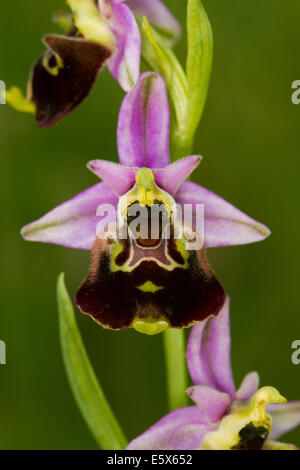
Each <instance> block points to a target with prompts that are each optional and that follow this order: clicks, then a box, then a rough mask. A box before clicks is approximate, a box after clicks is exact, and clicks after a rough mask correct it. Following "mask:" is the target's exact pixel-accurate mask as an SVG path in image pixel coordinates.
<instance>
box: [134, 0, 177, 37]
mask: <svg viewBox="0 0 300 470" xmlns="http://www.w3.org/2000/svg"><path fill="white" fill-rule="evenodd" d="M127 5H128V6H129V7H130V8H132V10H134V11H135V12H136V13H138V14H139V15H141V16H147V18H148V20H149V21H150V23H152V24H153V26H155V27H156V28H157V29H158V30H159V31H160V32H162V33H163V34H164V35H165V36H167V37H168V38H170V39H171V40H174V39H177V38H178V37H179V36H180V34H181V26H180V24H179V22H178V21H177V20H176V19H175V18H174V16H173V15H172V14H171V13H170V11H169V10H168V9H167V8H166V6H165V5H164V4H163V3H162V2H160V1H159V0H127ZM172 42H173V41H172Z"/></svg>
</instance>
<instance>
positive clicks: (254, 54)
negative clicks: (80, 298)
mask: <svg viewBox="0 0 300 470" xmlns="http://www.w3.org/2000/svg"><path fill="white" fill-rule="evenodd" d="M166 3H167V4H168V5H169V6H170V8H171V10H172V11H173V12H174V13H175V14H176V16H177V17H178V18H179V19H180V20H181V22H184V21H185V7H186V2H185V1H184V0H181V1H176V2H174V0H173V1H171V0H169V1H166ZM205 6H206V8H207V11H208V14H209V17H210V20H211V23H212V26H213V31H214V40H215V52H214V66H213V74H212V82H211V87H210V92H209V97H208V102H207V107H206V110H205V114H204V117H203V120H202V123H201V126H200V128H199V131H198V133H197V138H196V142H195V152H197V153H201V154H202V155H204V156H205V159H204V161H203V162H202V163H201V165H200V167H199V169H198V170H197V171H196V172H195V174H194V181H197V182H198V183H200V184H202V185H204V186H206V187H208V188H210V189H212V190H214V191H215V192H217V193H218V194H220V195H222V196H223V197H225V198H226V199H227V200H229V201H231V202H232V203H234V204H235V205H237V206H238V207H239V208H241V209H242V210H244V211H245V212H247V213H248V214H250V215H251V216H253V217H255V218H256V219H258V220H260V221H262V222H264V223H265V224H267V225H268V226H269V227H270V228H271V230H272V232H273V234H272V236H271V237H270V238H269V239H268V240H266V241H265V242H263V243H259V244H254V245H250V246H241V247H232V248H219V249H211V250H210V251H209V258H210V261H211V263H212V265H213V266H214V268H215V270H216V272H217V273H218V275H219V277H220V278H221V280H222V282H223V284H224V286H225V287H226V289H227V291H228V293H229V294H230V296H231V298H232V302H231V322H232V333H233V341H232V342H233V354H232V358H233V359H232V360H233V367H234V375H235V379H236V382H237V384H238V383H239V382H240V380H241V379H242V377H243V375H244V374H245V373H246V372H248V371H250V370H254V369H256V370H258V371H259V373H260V377H261V383H262V384H264V385H269V384H270V385H274V386H275V387H277V388H279V390H280V391H281V393H282V394H283V395H285V396H286V397H288V399H290V400H293V399H300V380H299V377H300V365H299V366H295V365H293V364H292V362H291V354H292V349H291V343H292V342H293V341H294V340H295V339H300V317H299V264H300V250H299V247H298V240H299V229H300V223H299V206H298V203H299V195H298V192H299V149H300V140H299V123H300V106H295V105H293V104H292V103H291V93H292V91H291V83H292V82H293V81H294V80H296V79H300V62H299V51H300V35H299V15H300V4H299V1H298V0H285V1H284V2H283V1H282V0H264V1H263V2H262V1H261V0H251V1H250V0H248V1H247V0H244V1H241V0H222V1H220V0H209V1H208V0H207V1H205ZM64 8H66V7H65V5H64V1H63V0H43V2H41V1H40V0H29V1H27V2H23V1H21V0H17V1H16V2H1V20H2V21H1V31H0V34H1V42H0V79H2V80H4V81H5V82H6V83H7V85H8V86H10V85H12V84H18V85H20V86H22V87H24V86H25V83H26V81H27V76H28V71H29V67H30V65H31V64H32V63H33V62H34V60H35V59H36V58H37V57H38V56H39V54H40V53H41V52H42V51H43V45H42V44H41V37H42V36H43V34H45V33H47V32H55V31H57V29H56V27H55V26H54V25H53V24H52V23H51V15H52V13H53V12H54V11H55V10H61V9H64ZM177 53H178V55H179V57H180V59H181V60H182V61H184V60H185V40H184V39H183V40H182V41H181V42H180V43H179V45H178V46H177ZM122 95H123V94H122V92H121V90H120V88H119V86H118V85H117V84H116V83H115V82H114V81H113V79H112V78H111V76H110V75H109V74H108V72H107V71H104V73H102V75H101V76H100V79H99V80H98V82H97V85H96V88H95V89H94V91H93V93H92V94H91V96H90V97H89V98H88V99H87V100H86V101H85V102H84V103H83V104H82V105H81V106H80V108H79V109H78V110H76V111H75V112H74V113H73V114H72V115H71V116H69V117H68V118H66V119H65V120H63V121H62V122H60V123H59V125H57V126H55V127H54V128H52V129H49V130H39V129H38V128H37V127H36V125H35V122H34V120H33V118H32V117H31V116H30V115H25V114H18V113H16V112H15V111H13V110H11V109H10V108H9V107H8V106H4V105H1V106H0V149H1V150H0V153H1V185H0V186H1V190H2V196H1V205H2V211H1V213H2V217H3V223H2V229H1V243H0V249H1V288H2V292H1V298H0V299H1V314H0V339H2V340H4V341H5V342H6V344H7V365H5V366H4V365H2V366H0V421H1V426H0V448H1V449H94V448H96V445H95V443H94V441H93V438H92V437H91V435H90V434H89V431H88V429H87V428H86V426H85V423H84V422H83V420H82V418H81V416H80V414H79V412H78V410H77V407H76V405H75V403H74V400H73V397H72V395H71V392H70V389H69V385H68V383H67V379H66V375H65V371H64V367H63V364H62V358H61V351H60V345H59V337H58V318H57V307H56V298H55V284H56V278H57V276H58V274H59V273H60V272H61V271H65V273H66V283H67V286H68V289H69V291H70V292H71V293H72V295H73V294H74V292H75V291H76V287H78V285H79V284H80V282H81V280H82V279H83V278H84V277H85V275H86V273H87V270H88V263H89V253H88V252H81V251H72V250H69V249H66V248H61V247H57V246H46V245H42V244H34V243H32V244H31V243H25V242H24V241H23V240H22V239H21V237H20V235H19V230H20V228H21V227H22V225H24V224H25V223H28V222H29V221H32V220H34V219H36V218H38V217H40V216H41V215H42V214H44V213H45V212H47V211H49V210H50V209H52V208H53V207H54V206H56V205H57V204H59V203H61V202H63V201H65V200H66V199H69V198H70V197H72V196H73V195H75V194H77V193H78V192H79V191H81V190H83V189H85V188H86V187H88V186H90V185H92V184H94V183H95V182H96V181H97V180H96V178H95V177H94V176H93V175H92V174H91V173H90V172H89V171H88V170H87V169H86V168H85V165H86V162H87V161H88V160H91V159H94V158H106V159H111V160H116V159H117V153H116V139H115V134H116V123H117V116H118V109H119V107H120V103H121V99H122ZM77 318H78V321H79V324H80V329H81V331H82V334H83V337H84V341H85V344H86V347H87V349H88V352H89V355H90V357H91V360H92V362H93V364H94V367H95V370H96V372H97V375H98V377H99V378H100V379H101V382H102V385H103V388H104V390H105V392H106V395H107V397H108V398H109V401H110V403H111V405H112V407H113V409H114V411H115V413H116V415H117V417H118V418H119V420H120V422H121V424H122V426H123V427H124V429H125V432H126V434H127V436H128V438H129V439H131V438H133V437H134V436H136V435H137V434H139V433H140V432H142V431H143V430H145V429H146V428H147V427H149V426H150V425H151V424H153V423H154V422H155V421H156V420H158V419H159V418H160V417H161V416H162V415H164V414H165V413H166V411H167V405H166V390H165V373H164V357H163V349H162V337H161V336H158V337H146V336H143V335H140V334H138V333H136V332H134V331H125V332H118V333H115V332H108V331H103V330H102V329H101V328H100V327H98V326H96V325H95V323H94V322H92V321H91V320H90V319H89V318H88V317H85V316H83V315H81V314H80V313H78V312H77ZM284 440H285V441H287V442H288V441H291V442H294V443H295V444H297V445H298V446H299V445H300V428H299V429H298V430H296V431H294V432H293V433H291V434H290V435H287V436H286V437H285V439H284Z"/></svg>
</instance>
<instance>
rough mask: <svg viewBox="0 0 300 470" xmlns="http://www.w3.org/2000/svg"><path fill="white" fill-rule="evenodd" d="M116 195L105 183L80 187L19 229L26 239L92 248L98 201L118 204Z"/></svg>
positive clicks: (97, 218) (97, 217) (79, 247)
mask: <svg viewBox="0 0 300 470" xmlns="http://www.w3.org/2000/svg"><path fill="white" fill-rule="evenodd" d="M117 203H118V198H117V197H116V196H115V194H114V193H113V192H112V190H111V189H110V188H109V187H108V186H107V185H106V184H105V183H98V184H96V185H95V186H92V187H91V188H89V189H87V190H86V191H83V192H82V193H80V194H78V195H77V196H75V197H74V198H73V199H70V200H69V201H67V202H65V203H63V204H61V205H60V206H58V207H56V208H55V209H53V210H52V211H51V212H48V214H46V215H44V216H43V217H42V218H40V219H38V220H36V221H35V222H32V223H31V224H29V225H26V226H25V227H23V229H22V232H21V233H22V235H23V237H24V238H25V240H28V241H36V242H44V243H54V244H56V245H62V246H67V247H69V248H78V249H82V250H91V249H92V246H93V243H94V240H95V236H96V227H97V224H98V223H99V222H100V220H101V219H100V217H99V216H96V211H97V208H98V206H99V205H100V204H112V205H115V206H116V205H117Z"/></svg>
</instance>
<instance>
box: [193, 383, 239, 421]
mask: <svg viewBox="0 0 300 470" xmlns="http://www.w3.org/2000/svg"><path fill="white" fill-rule="evenodd" d="M187 393H188V394H189V396H190V397H191V399H192V400H193V401H194V402H195V403H196V405H197V406H198V408H200V410H201V411H203V413H204V414H205V416H206V417H207V419H208V421H211V422H212V423H217V422H218V421H220V420H221V419H222V418H223V416H224V414H225V413H226V411H227V409H228V408H229V406H230V403H231V397H230V396H229V395H228V393H223V392H219V391H217V390H215V389H214V388H210V387H206V386H205V385H195V386H194V387H190V388H188V389H187Z"/></svg>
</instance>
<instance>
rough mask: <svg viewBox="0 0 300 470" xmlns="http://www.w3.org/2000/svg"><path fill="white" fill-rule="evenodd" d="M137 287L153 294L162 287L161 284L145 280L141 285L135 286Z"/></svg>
mask: <svg viewBox="0 0 300 470" xmlns="http://www.w3.org/2000/svg"><path fill="white" fill-rule="evenodd" d="M137 289H139V290H141V291H142V292H151V293H152V294H155V292H157V291H159V290H162V289H164V287H162V286H157V285H156V284H154V283H153V282H152V281H146V282H144V284H142V285H141V286H137Z"/></svg>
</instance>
